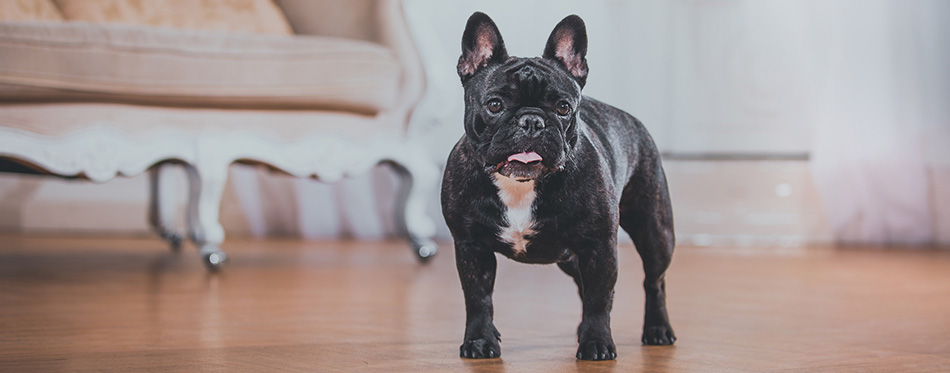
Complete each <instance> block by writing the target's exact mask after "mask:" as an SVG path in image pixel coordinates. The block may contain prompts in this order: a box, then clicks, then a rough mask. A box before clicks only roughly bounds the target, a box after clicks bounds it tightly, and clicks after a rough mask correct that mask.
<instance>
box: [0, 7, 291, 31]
mask: <svg viewBox="0 0 950 373" xmlns="http://www.w3.org/2000/svg"><path fill="white" fill-rule="evenodd" d="M0 1H3V0H0ZM53 1H54V2H55V3H56V5H58V6H59V9H60V11H62V13H63V16H64V17H65V18H66V19H67V20H70V21H86V22H91V23H123V24H132V25H149V26H159V27H173V28H182V29H197V30H216V31H227V32H243V33H258V34H276V35H290V34H292V33H293V31H292V30H291V28H290V25H289V24H288V23H287V19H286V18H284V13H283V12H281V10H280V8H278V7H277V5H275V4H274V3H273V2H272V1H271V0H53Z"/></svg>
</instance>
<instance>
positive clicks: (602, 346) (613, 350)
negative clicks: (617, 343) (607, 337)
mask: <svg viewBox="0 0 950 373" xmlns="http://www.w3.org/2000/svg"><path fill="white" fill-rule="evenodd" d="M577 358H578V359H580V360H613V359H616V358H617V347H614V342H613V341H603V340H591V341H586V342H581V344H580V346H577Z"/></svg>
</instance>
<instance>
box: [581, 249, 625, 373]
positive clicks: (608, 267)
mask: <svg viewBox="0 0 950 373" xmlns="http://www.w3.org/2000/svg"><path fill="white" fill-rule="evenodd" d="M576 255H577V260H578V270H579V271H578V272H579V275H580V280H581V284H582V285H583V289H584V290H583V292H582V299H581V301H582V302H583V306H584V309H583V315H582V319H581V324H580V326H578V327H577V341H578V342H579V343H580V345H579V346H578V347H577V358H578V359H581V360H613V359H616V358H617V348H616V347H615V346H614V340H613V336H612V335H611V334H610V309H611V307H612V306H613V298H614V285H615V284H616V283H617V248H616V242H609V243H601V244H598V245H596V246H594V247H591V248H590V250H584V251H579V252H577V253H576Z"/></svg>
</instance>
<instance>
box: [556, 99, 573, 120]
mask: <svg viewBox="0 0 950 373" xmlns="http://www.w3.org/2000/svg"><path fill="white" fill-rule="evenodd" d="M555 111H557V115H561V116H564V115H568V114H570V113H571V104H569V103H567V102H566V101H561V102H559V103H558V104H557V109H555Z"/></svg>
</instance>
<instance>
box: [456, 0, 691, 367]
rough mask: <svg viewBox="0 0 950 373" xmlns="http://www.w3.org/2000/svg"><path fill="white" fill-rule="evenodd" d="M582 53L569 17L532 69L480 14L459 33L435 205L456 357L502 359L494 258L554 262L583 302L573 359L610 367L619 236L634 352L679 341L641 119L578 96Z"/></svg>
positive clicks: (653, 157) (662, 222) (583, 35)
mask: <svg viewBox="0 0 950 373" xmlns="http://www.w3.org/2000/svg"><path fill="white" fill-rule="evenodd" d="M586 54H587V29H586V27H585V26H584V21H583V20H581V18H580V17H578V16H576V15H571V16H568V17H566V18H564V19H563V20H562V21H561V22H560V23H558V25H557V26H556V27H555V28H554V30H553V31H552V32H551V36H550V37H549V38H548V41H547V44H546V45H545V47H544V53H543V55H542V56H541V57H535V58H522V57H512V56H509V55H508V53H507V51H506V50H505V43H504V41H503V40H502V37H501V33H500V32H499V31H498V27H497V26H496V25H495V23H494V22H493V21H492V20H491V18H489V17H488V16H487V15H485V14H484V13H480V12H476V13H475V14H472V16H471V17H470V18H469V19H468V23H467V25H466V26H465V32H464V33H463V35H462V56H461V57H460V58H459V62H458V74H459V77H461V79H462V85H463V87H464V91H465V97H464V99H465V119H464V121H465V123H464V124H465V135H463V136H462V138H461V139H460V140H459V141H458V143H457V144H456V145H455V147H454V149H453V150H452V151H451V154H450V155H449V158H448V161H447V163H446V167H445V174H444V177H443V182H442V195H441V197H442V213H443V215H444V216H445V221H446V223H447V224H448V227H449V229H450V231H451V232H452V237H453V239H454V242H455V260H456V266H457V267H458V274H459V279H460V280H461V283H462V290H463V292H464V295H465V311H466V321H465V336H464V339H463V342H462V345H461V346H460V348H459V350H460V355H461V357H465V358H476V359H477V358H497V357H500V356H501V348H500V342H501V338H500V337H501V335H500V334H499V333H498V330H497V329H496V328H495V325H494V322H493V318H494V310H493V306H492V291H493V288H494V285H495V267H496V257H495V254H496V253H498V254H501V255H504V256H506V257H508V258H510V259H513V260H515V261H518V262H522V263H534V264H551V263H557V265H558V266H559V267H560V268H561V269H562V270H563V271H564V272H566V273H567V274H568V275H570V276H571V277H573V279H574V282H575V283H576V284H577V289H578V293H579V294H580V297H581V301H582V303H583V312H582V319H581V322H580V325H579V326H578V328H577V338H578V342H579V346H578V348H577V355H576V357H577V358H578V359H582V360H612V359H615V358H616V357H617V352H616V347H615V346H614V341H613V337H612V335H611V330H610V310H611V306H612V304H613V296H614V284H615V283H616V282H617V228H618V225H619V226H620V227H622V228H623V229H624V230H625V231H626V232H627V233H628V234H629V235H630V237H631V238H632V239H633V242H634V244H635V245H636V248H637V251H638V252H639V254H640V257H641V258H642V261H643V269H644V272H645V277H646V278H645V280H644V282H643V287H644V289H645V290H646V312H645V315H644V325H643V335H642V337H641V338H642V339H641V341H642V343H644V344H648V345H669V344H672V343H673V342H674V341H676V336H675V335H674V334H673V329H672V327H670V322H669V317H668V316H667V312H666V290H665V280H664V275H665V273H666V270H667V267H669V265H670V260H671V258H672V255H673V244H674V236H673V215H672V211H671V207H670V197H669V193H668V191H667V184H666V176H665V175H664V172H663V167H662V165H661V164H660V156H659V153H658V151H657V149H656V145H655V144H654V142H653V139H652V138H651V137H650V135H649V134H648V133H647V130H646V128H645V127H644V126H643V124H642V123H640V121H639V120H637V119H636V118H634V117H633V116H631V115H629V114H627V113H625V112H623V111H621V110H619V109H617V108H614V107H612V106H610V105H607V104H604V103H601V102H599V101H597V100H595V99H593V98H590V97H587V96H584V95H583V94H582V92H581V91H582V89H583V88H584V84H585V82H586V80H587V73H588V68H587V59H586Z"/></svg>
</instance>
